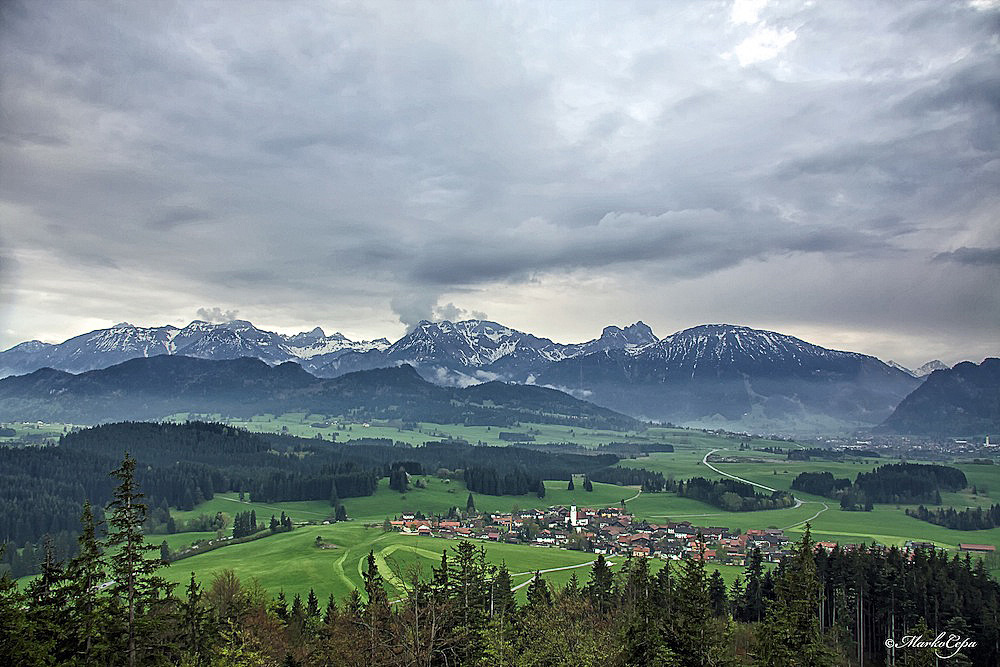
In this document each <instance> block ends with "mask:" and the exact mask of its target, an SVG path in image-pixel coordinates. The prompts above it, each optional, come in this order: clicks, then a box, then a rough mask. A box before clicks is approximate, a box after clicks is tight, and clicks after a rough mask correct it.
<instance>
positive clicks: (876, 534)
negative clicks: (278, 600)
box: [170, 415, 1000, 595]
mask: <svg viewBox="0 0 1000 667" xmlns="http://www.w3.org/2000/svg"><path fill="white" fill-rule="evenodd" d="M315 417H316V416H315V415H308V416H307V415H303V416H302V418H308V419H313V418H315ZM283 420H284V421H286V420H287V415H286V416H285V417H284V418H283ZM432 426H433V425H429V426H428V425H423V426H422V428H424V427H426V428H425V432H427V433H429V432H432V431H433V428H432ZM434 428H436V427H434ZM441 428H442V429H443V428H448V429H449V430H451V428H452V427H441ZM455 428H461V427H455ZM484 433H485V431H484ZM448 434H449V435H452V436H454V435H456V433H455V432H454V431H451V432H450V433H448ZM574 435H576V436H577V441H579V436H580V432H579V431H577V433H575V434H574ZM618 435H619V440H620V439H621V437H620V434H618ZM589 436H590V437H594V438H597V437H599V435H598V434H597V433H592V434H589ZM658 438H662V440H663V441H671V444H674V446H675V451H674V452H672V453H656V454H652V455H650V456H648V457H642V458H639V459H633V460H627V461H623V462H622V464H621V465H624V466H632V467H643V468H647V469H650V470H654V471H659V472H662V473H664V475H672V476H674V477H675V478H677V479H684V478H687V477H692V476H699V475H700V476H704V477H708V478H718V477H720V475H719V473H716V472H715V471H713V470H711V469H710V468H708V467H707V466H705V465H703V464H702V459H703V457H704V456H705V454H706V453H707V452H708V451H710V450H711V449H716V448H719V446H720V445H730V446H733V447H734V449H732V450H728V449H727V450H726V451H723V452H720V454H721V455H724V456H726V457H736V458H743V459H761V458H763V459H770V460H768V461H767V462H753V461H747V462H739V463H714V464H713V465H715V466H716V467H717V468H719V469H720V470H722V471H724V472H728V473H730V474H733V475H736V476H738V477H741V478H744V479H747V480H749V481H751V482H755V483H757V484H762V485H765V486H768V487H771V488H775V489H781V490H790V489H791V483H792V480H793V479H794V478H795V476H796V475H798V474H799V473H801V472H807V471H808V472H819V471H830V472H832V473H833V474H834V475H835V476H837V477H848V478H851V479H853V478H854V477H855V476H856V475H857V474H858V473H859V472H867V471H870V470H872V469H873V468H874V467H876V466H877V465H880V464H884V463H886V462H888V461H886V460H873V459H868V460H865V461H858V462H824V461H786V460H780V459H779V458H778V457H777V456H774V455H769V454H767V453H764V452H753V451H744V452H739V451H738V450H736V449H735V447H738V446H739V443H738V441H737V440H738V439H735V438H734V439H732V441H727V440H726V439H724V438H720V437H718V436H716V435H714V434H702V433H700V432H689V431H683V430H678V429H662V433H660V434H658ZM668 438H669V440H668ZM679 440H684V442H681V441H679ZM755 444H756V443H755ZM774 444H777V445H779V446H780V445H784V446H785V447H787V446H788V443H774ZM959 467H960V468H961V469H962V470H963V471H965V472H966V475H967V477H968V478H969V481H970V485H971V484H976V486H977V487H978V489H985V490H986V492H987V493H989V492H991V491H990V490H991V489H1000V466H984V465H972V464H961V465H959ZM420 479H421V480H422V481H423V483H424V484H425V485H426V488H423V489H418V488H411V489H410V490H409V491H407V492H406V493H404V494H400V493H398V492H395V491H391V490H389V489H388V488H387V480H381V482H380V488H379V490H378V492H377V493H376V494H375V495H373V496H370V497H364V498H348V499H345V500H344V504H345V507H346V509H347V512H348V515H349V516H350V517H351V518H352V519H354V521H353V522H351V523H349V524H337V525H333V526H322V527H317V528H319V529H320V530H323V531H327V532H330V533H331V534H337V535H342V536H343V537H341V538H340V539H341V540H342V541H343V546H344V548H345V549H347V550H348V551H349V552H350V555H349V558H347V559H345V560H344V561H342V562H340V565H339V568H334V569H333V571H334V572H335V573H339V572H341V571H343V570H344V563H346V562H347V561H351V562H356V561H357V559H358V558H359V557H360V556H358V549H360V550H361V551H363V552H364V553H365V554H366V553H367V549H368V548H372V547H373V545H376V544H377V545H378V546H379V548H380V549H383V548H386V547H389V546H391V547H392V548H391V549H389V550H388V551H386V552H385V558H386V559H388V558H389V557H390V556H392V557H393V558H395V559H396V560H395V561H393V560H386V563H385V568H386V569H388V570H391V569H392V568H393V567H396V568H397V569H398V567H400V566H402V565H406V566H407V567H416V566H418V565H420V566H426V565H428V563H430V562H436V558H438V557H439V551H440V550H439V548H438V547H435V548H434V551H435V552H436V553H435V555H434V557H433V558H431V556H429V555H428V554H427V553H426V551H427V549H426V548H424V547H423V546H421V545H426V544H429V543H430V544H434V543H435V542H436V540H435V541H432V540H431V538H418V537H412V536H403V535H395V534H393V535H383V534H382V533H381V531H380V530H378V529H374V528H372V529H368V530H367V531H366V530H365V529H363V528H362V527H360V525H359V524H363V523H380V522H381V521H382V520H383V519H384V518H385V517H387V516H397V515H399V514H402V513H403V512H407V511H421V512H424V513H426V514H433V513H445V512H447V511H448V509H449V508H450V507H452V506H458V507H460V508H464V507H465V502H466V499H467V497H468V491H467V490H466V489H465V486H464V484H462V483H461V482H460V481H454V480H452V481H445V480H441V479H438V478H436V477H433V476H425V477H421V478H420ZM997 493H1000V491H998V492H997ZM795 495H796V497H798V498H799V499H800V500H802V501H803V504H802V505H800V506H798V507H793V508H787V509H781V510H770V511H760V512H724V511H722V510H719V509H718V508H716V507H714V506H711V505H707V504H705V503H702V502H699V501H696V500H692V499H689V498H681V497H678V496H676V495H675V494H670V493H644V494H639V493H638V489H634V488H629V487H618V486H614V485H608V484H598V483H595V484H594V491H593V492H591V493H587V492H585V491H583V490H582V484H581V483H580V480H579V479H578V480H577V484H576V489H575V490H574V491H567V490H566V482H565V481H563V480H553V481H548V482H546V495H545V498H542V499H539V498H537V497H536V496H535V495H534V494H529V495H525V496H520V497H513V496H500V497H497V496H486V495H481V494H473V497H474V500H475V503H476V507H477V509H479V510H482V511H510V510H513V509H519V508H522V509H523V508H529V507H548V506H552V505H570V504H576V505H578V506H593V507H600V506H606V505H616V504H618V503H619V502H620V501H621V500H622V499H626V500H627V501H628V503H627V504H628V507H629V510H630V511H631V512H633V513H634V514H635V515H636V516H638V517H640V518H645V519H648V520H650V521H654V522H665V521H667V520H687V521H691V522H692V523H693V524H695V525H705V526H726V527H729V528H738V529H741V530H747V529H750V528H770V527H774V528H783V529H785V530H787V531H788V534H789V538H790V539H796V538H797V536H798V535H800V534H801V531H802V530H803V528H804V522H805V521H806V520H810V522H811V525H812V530H813V534H814V536H815V537H816V539H822V540H829V541H838V542H842V543H862V542H863V543H872V542H877V543H881V544H896V545H902V544H903V543H905V542H906V541H907V540H920V541H929V542H933V543H935V544H936V545H938V546H940V547H945V548H949V549H952V550H954V549H957V546H958V544H959V543H961V542H976V543H985V544H994V545H997V546H1000V528H997V529H992V530H987V531H971V532H965V531H954V530H949V529H947V528H943V527H941V526H935V525H933V524H930V523H927V522H923V521H919V520H917V519H914V518H912V517H909V516H906V515H905V513H904V510H905V509H906V508H905V507H902V506H894V505H878V506H876V507H875V510H874V511H873V512H844V511H842V510H840V507H839V505H838V504H837V503H836V502H833V501H830V500H829V499H826V498H821V497H818V496H811V495H809V494H804V493H801V492H795ZM944 500H945V503H946V504H953V505H956V506H966V505H969V506H974V505H976V504H983V505H988V504H991V502H992V501H991V499H990V496H989V495H986V494H984V493H983V492H982V491H980V493H979V494H978V495H976V496H973V495H972V494H971V492H970V491H969V490H965V491H962V492H958V493H954V494H945V498H944ZM824 504H825V508H824ZM250 508H254V509H256V510H257V515H258V518H260V519H266V518H268V517H269V516H270V515H271V514H272V513H274V514H280V512H281V511H282V510H283V511H285V512H287V513H288V514H289V515H290V516H291V517H292V519H293V520H294V521H297V522H303V521H316V520H321V519H324V518H326V517H328V516H329V514H330V509H331V508H330V507H329V505H328V504H327V503H325V502H322V501H314V502H298V503H275V504H273V505H267V504H261V503H242V504H241V503H239V501H238V498H237V496H236V494H222V495H217V496H216V497H215V498H214V499H213V500H212V501H209V502H208V503H205V504H203V505H201V506H199V507H198V508H197V509H196V510H195V511H193V512H186V513H181V512H177V513H175V516H176V517H177V518H189V517H191V516H195V515H197V514H200V513H213V514H214V513H215V512H217V511H222V512H224V513H226V514H229V515H231V514H232V513H234V512H235V511H242V510H246V509H250ZM306 530H307V531H312V530H313V527H309V528H308V529H306ZM300 531H301V529H299V530H296V531H295V533H294V534H293V535H295V537H293V535H287V536H278V537H275V538H267V539H266V540H262V541H260V542H255V543H252V544H249V545H240V546H235V547H226V548H224V549H221V550H218V551H216V552H212V553H210V554H205V555H202V556H197V557H194V558H192V559H189V560H187V561H182V563H185V562H186V563H189V564H190V566H196V569H197V570H198V571H199V572H202V571H206V572H212V571H215V570H217V569H218V568H219V567H224V566H225V565H224V564H225V563H230V564H231V566H233V567H234V569H237V570H238V571H245V572H246V573H247V576H256V577H258V578H259V579H260V580H261V582H262V583H264V584H265V585H266V586H268V588H272V587H273V586H275V585H277V586H278V587H282V586H285V583H286V582H285V581H284V580H283V579H282V576H281V575H280V574H279V575H274V574H272V573H271V572H270V568H272V567H273V566H272V565H264V564H263V563H266V562H269V561H270V560H271V559H272V558H273V557H277V555H276V554H272V553H271V550H272V549H278V548H279V547H280V548H281V549H285V547H284V546H282V545H284V544H285V543H286V542H288V544H289V545H292V544H295V543H296V540H298V539H300V537H298V535H299V534H300ZM373 531H374V532H373ZM310 534H311V533H310ZM178 539H183V538H180V537H179V536H171V538H170V541H171V545H172V544H173V540H178ZM313 539H315V538H314V537H313ZM271 540H277V542H274V543H272V542H271ZM352 540H355V541H352ZM387 540H388V541H387ZM272 544H273V546H272ZM439 544H441V543H439ZM443 544H446V543H443ZM299 546H301V545H299ZM308 546H310V548H311V549H314V547H312V546H311V545H308ZM289 548H290V547H289ZM511 549H513V551H510V550H511ZM490 550H491V556H490V557H491V558H492V559H496V560H505V559H507V558H506V556H507V555H508V554H516V556H512V557H513V558H514V562H513V563H511V561H510V560H509V559H507V560H508V564H509V565H510V566H511V571H519V570H518V568H521V570H523V571H524V572H530V571H533V570H534V569H546V568H547V567H549V566H554V565H552V564H553V563H559V564H561V565H565V564H577V563H578V562H584V561H581V560H579V559H580V558H581V557H582V558H584V560H586V558H587V557H586V555H583V554H577V553H574V552H569V551H558V550H549V549H540V548H538V547H515V546H510V545H490ZM293 552H294V553H293ZM281 553H282V554H283V555H282V556H281V559H282V560H284V561H285V562H286V563H288V562H294V564H295V567H296V568H298V567H299V566H300V565H301V566H302V567H303V570H302V572H301V576H300V577H298V578H299V579H301V581H300V583H299V584H295V583H294V582H292V581H289V582H287V583H288V586H289V590H292V589H293V588H294V586H296V585H297V586H299V589H301V588H303V587H304V588H305V589H306V590H307V589H308V587H309V586H310V585H312V586H316V582H322V581H325V580H326V579H327V578H329V576H330V575H329V574H326V575H324V574H322V572H320V570H318V569H316V568H317V567H319V566H318V565H317V563H325V562H327V561H328V558H326V557H327V556H328V554H325V553H324V554H315V553H313V552H311V551H309V550H306V551H305V552H302V551H301V549H298V550H295V549H292V550H290V551H281ZM243 554H246V555H243ZM543 554H550V555H548V556H546V557H542V555H543ZM341 555H343V554H341ZM338 558H339V557H338ZM289 559H291V560H289ZM324 559H325V560H324ZM428 559H430V560H428ZM257 561H259V563H258V564H256V565H253V564H251V562H257ZM300 561H301V563H300ZM403 561H405V563H404V562H403ZM425 561H427V562H426V563H425ZM380 562H381V561H380ZM182 563H178V566H182ZM394 564H395V565H394ZM237 566H238V567H237ZM278 569H279V570H280V569H281V568H278ZM424 569H427V571H429V567H425V568H424ZM356 570H357V568H356V566H351V565H348V567H347V570H346V571H345V572H347V574H345V575H344V576H345V577H347V580H345V579H343V578H338V579H337V581H339V582H340V583H339V584H336V585H330V586H332V587H331V588H330V590H332V591H333V592H335V593H337V591H338V590H341V589H340V588H338V586H347V583H346V581H354V583H355V584H356V583H357V581H359V580H356V579H352V577H355V575H356ZM736 570H738V568H726V567H722V571H723V572H724V573H726V574H725V576H726V577H727V580H731V579H732V578H733V577H735V575H736ZM996 573H998V574H1000V570H997V571H996ZM571 574H572V571H571V570H563V571H559V572H552V573H549V574H548V575H547V577H548V578H549V579H550V580H551V581H553V582H554V583H560V584H561V583H564V582H565V581H567V580H568V579H569V577H570V576H571ZM584 574H585V573H584V572H578V577H579V578H581V579H583V578H584V576H583V575H584ZM337 576H338V577H339V576H340V575H339V574H338V575H337ZM524 576H528V575H524ZM316 577H318V578H316ZM292 579H296V577H292ZM305 582H310V583H305ZM515 583H520V582H519V581H515ZM299 589H295V590H299ZM318 589H319V587H318V586H317V590H318ZM346 590H349V588H347V589H346ZM337 594H338V595H339V593H337Z"/></svg>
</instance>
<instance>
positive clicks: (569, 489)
mask: <svg viewBox="0 0 1000 667" xmlns="http://www.w3.org/2000/svg"><path fill="white" fill-rule="evenodd" d="M575 488H576V487H574V486H573V475H570V476H569V484H567V485H566V490H567V491H573V490H574V489H575Z"/></svg>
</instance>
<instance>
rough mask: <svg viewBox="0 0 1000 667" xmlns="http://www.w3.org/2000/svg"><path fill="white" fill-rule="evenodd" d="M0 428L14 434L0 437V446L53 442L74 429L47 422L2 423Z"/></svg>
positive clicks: (69, 426) (70, 426) (66, 425)
mask: <svg viewBox="0 0 1000 667" xmlns="http://www.w3.org/2000/svg"><path fill="white" fill-rule="evenodd" d="M0 426H3V427H5V428H11V429H14V432H15V435H12V436H0V444H3V443H8V442H19V441H27V442H35V443H43V442H46V441H48V442H55V441H57V440H59V436H61V435H62V434H64V433H67V432H68V431H69V430H70V429H72V428H75V427H74V426H73V425H72V424H61V423H59V424H56V423H51V424H50V423H47V422H4V423H2V424H0Z"/></svg>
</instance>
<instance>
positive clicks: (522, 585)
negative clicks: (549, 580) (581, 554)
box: [510, 560, 614, 591]
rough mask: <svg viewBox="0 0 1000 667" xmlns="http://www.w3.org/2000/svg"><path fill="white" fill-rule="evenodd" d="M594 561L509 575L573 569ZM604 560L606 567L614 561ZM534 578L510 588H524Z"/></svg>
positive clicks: (589, 564) (588, 565)
mask: <svg viewBox="0 0 1000 667" xmlns="http://www.w3.org/2000/svg"><path fill="white" fill-rule="evenodd" d="M594 562H595V561H590V562H589V563H580V564H579V565H564V566H562V567H550V568H549V569H547V570H532V571H530V572H514V573H513V574H511V576H512V577H513V576H516V575H519V574H531V575H534V574H535V572H538V573H539V574H545V573H547V572H559V571H560V570H575V569H577V568H579V567H590V566H591V565H593V564H594ZM606 562H607V564H608V567H610V566H612V565H614V563H613V562H612V561H610V560H609V561H606ZM534 578H535V577H533V576H532V577H530V578H529V579H528V580H527V581H525V582H524V583H521V584H518V585H517V586H514V587H513V588H511V589H510V590H512V591H516V590H520V589H522V588H524V587H525V586H527V585H528V584H530V583H531V581H532V579H534Z"/></svg>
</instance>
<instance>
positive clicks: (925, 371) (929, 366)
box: [885, 359, 949, 378]
mask: <svg viewBox="0 0 1000 667" xmlns="http://www.w3.org/2000/svg"><path fill="white" fill-rule="evenodd" d="M885 363H886V364H887V365H889V366H892V367H893V368H896V369H899V370H901V371H903V372H904V373H906V374H907V375H912V376H913V377H915V378H922V377H927V376H928V375H930V374H931V373H933V372H934V371H937V370H942V369H945V368H949V367H948V366H946V365H945V364H944V363H943V362H941V361H939V360H937V359H935V360H934V361H928V362H927V363H926V364H923V365H922V366H919V367H917V368H916V369H915V370H914V369H910V368H907V367H906V366H903V365H901V364H897V363H896V362H895V361H892V360H889V361H887V362H885Z"/></svg>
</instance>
